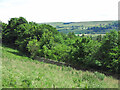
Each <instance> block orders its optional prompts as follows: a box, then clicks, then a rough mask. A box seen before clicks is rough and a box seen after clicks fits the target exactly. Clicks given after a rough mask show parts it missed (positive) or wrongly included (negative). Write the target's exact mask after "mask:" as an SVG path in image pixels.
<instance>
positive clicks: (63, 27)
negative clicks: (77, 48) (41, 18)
mask: <svg viewBox="0 0 120 90" xmlns="http://www.w3.org/2000/svg"><path fill="white" fill-rule="evenodd" d="M46 24H50V25H52V26H53V27H55V28H56V29H57V30H58V31H59V32H63V33H66V34H67V33H69V32H74V33H75V34H93V33H96V34H105V33H106V32H110V30H113V29H115V30H117V29H118V22H117V21H89V22H51V23H46Z"/></svg>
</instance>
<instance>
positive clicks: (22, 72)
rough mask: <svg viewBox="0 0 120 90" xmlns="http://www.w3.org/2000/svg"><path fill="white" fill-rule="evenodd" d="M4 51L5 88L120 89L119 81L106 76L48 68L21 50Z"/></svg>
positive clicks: (70, 69)
mask: <svg viewBox="0 0 120 90" xmlns="http://www.w3.org/2000/svg"><path fill="white" fill-rule="evenodd" d="M0 48H2V54H3V56H2V87H3V88H118V80H117V79H114V78H112V77H107V76H105V75H104V74H102V73H99V72H95V73H92V72H88V71H81V70H75V69H73V68H71V67H65V66H57V65H52V64H46V63H43V62H39V61H35V60H32V59H30V58H28V57H26V56H24V55H21V56H20V55H19V54H17V53H19V52H18V51H17V50H14V49H11V48H7V47H0ZM0 58H1V57H0Z"/></svg>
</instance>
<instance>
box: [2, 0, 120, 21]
mask: <svg viewBox="0 0 120 90" xmlns="http://www.w3.org/2000/svg"><path fill="white" fill-rule="evenodd" d="M119 1H120V0H0V12H1V13H0V20H1V21H2V22H4V23H7V22H8V20H10V18H14V17H21V16H22V17H24V18H26V19H27V20H28V21H33V22H37V23H45V22H81V21H104V20H105V21H106V20H118V2H119Z"/></svg>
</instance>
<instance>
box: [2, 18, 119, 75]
mask: <svg viewBox="0 0 120 90" xmlns="http://www.w3.org/2000/svg"><path fill="white" fill-rule="evenodd" d="M115 25H116V24H115ZM76 28H77V27H76ZM95 28H97V27H95ZM95 28H93V29H95ZM106 28H107V27H106ZM97 29H98V28H97ZM119 37H120V35H118V32H117V31H114V30H112V31H111V32H110V33H107V34H106V35H105V36H104V37H103V38H102V36H101V35H99V36H97V37H96V38H97V40H92V38H93V37H85V35H84V34H83V35H82V36H81V37H79V36H78V37H77V36H76V35H75V34H74V33H73V32H69V33H68V34H63V33H59V32H58V31H57V30H56V28H54V27H52V26H51V25H47V24H37V23H35V22H27V20H26V19H25V18H23V17H19V18H11V19H10V21H9V22H8V24H5V23H2V40H3V43H4V44H8V45H12V46H13V47H16V48H17V49H19V50H20V51H22V52H24V53H26V54H28V55H29V56H30V57H31V58H35V57H36V56H38V57H44V58H49V59H52V60H57V61H62V62H66V63H68V64H71V65H73V66H76V67H79V66H84V67H91V68H96V69H103V70H104V69H105V70H109V71H112V72H113V71H114V72H115V73H116V72H117V71H118V66H119V62H120V60H119V59H120V58H119V54H120V49H119V46H120V44H119V41H120V40H119V39H118V38H119ZM118 40H119V41H118ZM118 45H119V46H118Z"/></svg>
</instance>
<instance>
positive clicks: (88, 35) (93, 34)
mask: <svg viewBox="0 0 120 90" xmlns="http://www.w3.org/2000/svg"><path fill="white" fill-rule="evenodd" d="M75 35H76V36H82V35H83V34H75ZM84 35H85V36H93V37H94V36H98V35H101V36H104V35H106V34H84Z"/></svg>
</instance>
